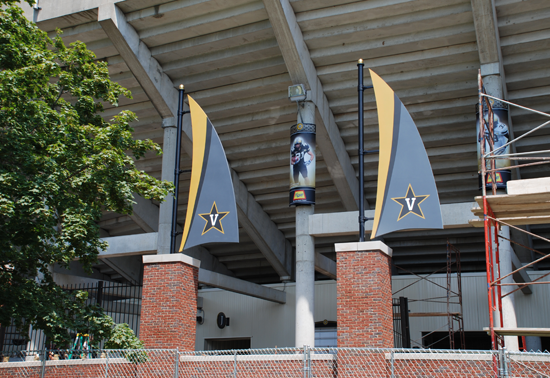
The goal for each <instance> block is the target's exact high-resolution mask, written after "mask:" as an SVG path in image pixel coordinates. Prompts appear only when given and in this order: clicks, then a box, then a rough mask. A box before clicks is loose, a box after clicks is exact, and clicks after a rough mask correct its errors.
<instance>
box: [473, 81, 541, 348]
mask: <svg viewBox="0 0 550 378" xmlns="http://www.w3.org/2000/svg"><path fill="white" fill-rule="evenodd" d="M478 94H479V104H478V106H479V108H478V110H479V114H480V116H479V132H480V150H481V154H480V155H481V169H480V172H479V173H480V175H481V188H482V196H481V197H476V201H477V202H478V204H479V205H480V207H481V209H482V210H483V212H482V213H481V211H480V210H481V209H474V210H473V211H474V214H477V215H479V217H480V218H482V219H483V220H482V221H481V220H474V221H472V222H471V223H472V224H473V225H474V226H481V224H482V225H483V227H484V228H485V261H486V272H487V298H488V302H489V330H490V336H491V348H492V349H493V350H496V349H498V347H499V346H504V341H503V338H501V337H497V334H496V332H495V328H497V327H495V323H496V322H495V318H494V317H495V313H497V314H499V316H498V319H497V320H498V323H497V324H499V325H500V328H502V326H503V315H502V298H503V297H504V296H507V295H510V294H512V293H514V292H516V291H518V290H521V289H523V288H525V287H526V286H528V285H533V284H549V283H550V282H540V281H539V280H540V279H542V278H544V277H546V276H548V275H550V273H548V274H545V275H543V276H541V277H539V278H537V279H536V280H533V281H531V282H525V283H521V284H519V283H503V282H502V280H503V279H505V278H507V277H509V276H511V275H513V274H516V273H518V272H519V271H521V270H523V269H526V268H528V267H530V266H532V265H534V264H536V263H538V262H540V261H541V260H544V259H546V258H548V257H550V254H544V253H542V252H539V251H536V250H534V249H532V248H530V247H527V246H524V245H521V244H519V243H516V242H514V241H513V240H510V239H507V240H508V241H510V242H512V243H514V244H517V245H520V246H522V247H523V248H526V249H528V250H531V251H533V252H536V253H539V254H541V255H543V257H541V258H539V259H537V260H535V261H533V262H531V263H529V264H527V265H524V266H522V267H519V268H518V269H516V270H513V271H512V272H510V273H508V274H506V275H504V276H501V272H500V264H499V261H500V256H499V255H500V251H499V238H503V237H502V236H499V230H500V228H501V226H509V227H510V228H513V229H516V230H518V231H521V232H523V233H526V234H528V235H529V236H531V237H536V238H539V239H541V240H544V241H546V242H549V243H550V240H549V239H546V238H544V237H541V236H539V235H536V234H534V233H531V232H528V231H526V230H524V229H522V228H520V227H517V226H518V225H528V224H542V223H550V206H549V207H548V208H547V209H543V210H547V211H546V214H544V215H539V216H533V214H532V210H530V209H529V208H528V207H527V206H525V207H526V209H525V210H524V213H522V212H521V211H519V212H518V211H517V210H516V211H515V212H514V213H513V216H511V215H510V214H511V213H509V212H507V209H509V208H510V206H514V205H515V206H516V208H517V207H518V206H519V207H521V205H522V204H527V203H534V202H537V201H540V202H541V203H542V202H543V203H545V204H548V203H549V201H550V193H543V194H541V195H540V196H539V197H538V198H534V197H533V196H530V197H529V198H527V197H526V196H523V195H516V196H507V195H504V196H503V195H499V196H497V195H496V194H497V192H496V189H497V180H496V172H497V171H499V170H502V168H499V169H497V168H496V160H497V159H510V160H515V161H516V162H518V164H516V165H513V166H511V167H507V168H506V169H512V168H520V167H526V166H531V165H539V164H548V163H550V157H546V156H544V157H542V156H529V155H541V154H544V153H548V152H550V151H548V150H547V151H532V152H525V153H510V154H495V152H498V151H499V150H501V149H503V148H505V147H506V146H508V145H511V144H513V143H514V142H516V141H517V140H519V139H521V138H523V137H525V136H526V135H529V134H531V133H533V132H535V131H537V130H539V129H540V128H542V127H544V126H546V125H548V124H550V120H549V121H547V122H544V123H542V124H541V125H539V126H537V127H535V128H533V129H532V130H530V131H528V132H526V133H524V134H523V135H521V136H520V137H518V138H515V139H513V140H511V141H509V142H508V143H506V144H505V145H503V146H500V147H498V148H496V149H495V145H494V124H493V121H494V113H493V108H492V105H491V101H490V99H492V100H495V101H500V102H503V103H506V104H509V105H512V106H515V107H519V108H522V109H524V110H528V111H531V112H534V113H537V114H540V115H544V116H547V117H549V118H550V114H547V113H544V112H540V111H537V110H534V109H530V108H527V107H524V106H521V105H518V104H514V103H512V102H509V101H505V100H503V99H500V98H497V97H494V96H490V95H488V94H487V93H486V92H485V90H484V87H483V79H482V78H481V72H480V71H479V72H478ZM485 109H486V110H487V113H488V118H487V121H485V117H484V114H485V112H484V111H485ZM486 142H487V145H488V146H489V151H485V144H486ZM530 161H534V162H530ZM521 162H525V163H523V164H520V163H521ZM488 177H489V178H490V180H487V178H488ZM487 181H489V183H490V184H491V189H492V190H491V192H492V193H491V195H487V184H488V183H487ZM545 206H548V205H545ZM476 210H477V211H476ZM507 285H517V286H518V288H516V289H514V290H512V291H510V292H508V293H506V294H505V295H504V296H503V295H502V286H507ZM508 334H510V332H509V333H508ZM531 334H532V333H531ZM524 345H525V342H524Z"/></svg>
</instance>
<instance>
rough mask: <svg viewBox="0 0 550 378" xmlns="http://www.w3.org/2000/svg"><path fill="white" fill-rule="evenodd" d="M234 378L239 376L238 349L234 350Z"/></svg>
mask: <svg viewBox="0 0 550 378" xmlns="http://www.w3.org/2000/svg"><path fill="white" fill-rule="evenodd" d="M233 378H237V350H236V349H235V350H234V351H233Z"/></svg>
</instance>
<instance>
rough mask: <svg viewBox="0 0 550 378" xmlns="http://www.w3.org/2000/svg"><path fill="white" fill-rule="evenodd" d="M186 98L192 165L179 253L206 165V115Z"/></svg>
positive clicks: (192, 101) (186, 233)
mask: <svg viewBox="0 0 550 378" xmlns="http://www.w3.org/2000/svg"><path fill="white" fill-rule="evenodd" d="M187 98H188V99H189V110H190V111H191V127H192V129H193V163H192V165H191V184H190V185H189V201H188V203H187V215H186V217H185V228H184V230H183V236H182V238H181V245H180V249H179V251H180V252H181V251H183V247H184V245H185V242H186V241H187V237H188V236H189V230H190V229H191V223H192V220H193V213H194V212H195V202H196V201H197V194H198V190H199V186H200V183H201V180H202V177H201V174H202V166H203V164H205V163H206V162H205V161H204V158H205V156H204V150H205V148H206V119H207V117H206V113H205V112H204V110H202V108H201V107H200V106H199V104H197V103H196V101H195V100H193V99H192V98H191V96H189V95H188V96H187Z"/></svg>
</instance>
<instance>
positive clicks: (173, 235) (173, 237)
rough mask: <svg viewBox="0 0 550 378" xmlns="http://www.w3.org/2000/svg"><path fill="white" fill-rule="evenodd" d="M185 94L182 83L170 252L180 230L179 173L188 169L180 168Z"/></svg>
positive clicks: (179, 102)
mask: <svg viewBox="0 0 550 378" xmlns="http://www.w3.org/2000/svg"><path fill="white" fill-rule="evenodd" d="M184 94H185V86H184V85H183V84H181V85H180V87H179V99H178V117H177V123H176V129H177V135H176V167H175V169H174V187H175V189H174V196H173V198H174V199H173V204H172V232H171V233H170V253H176V251H175V248H176V238H177V236H178V235H179V234H181V232H177V227H178V225H177V220H178V196H179V187H180V174H182V173H184V172H189V171H187V170H186V171H181V170H180V158H181V130H182V119H183V115H184V114H187V113H189V112H188V111H184V110H183V99H184Z"/></svg>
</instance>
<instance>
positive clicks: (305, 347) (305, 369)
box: [304, 345, 308, 378]
mask: <svg viewBox="0 0 550 378" xmlns="http://www.w3.org/2000/svg"><path fill="white" fill-rule="evenodd" d="M307 348H308V346H307V345H304V378H308V377H307Z"/></svg>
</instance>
